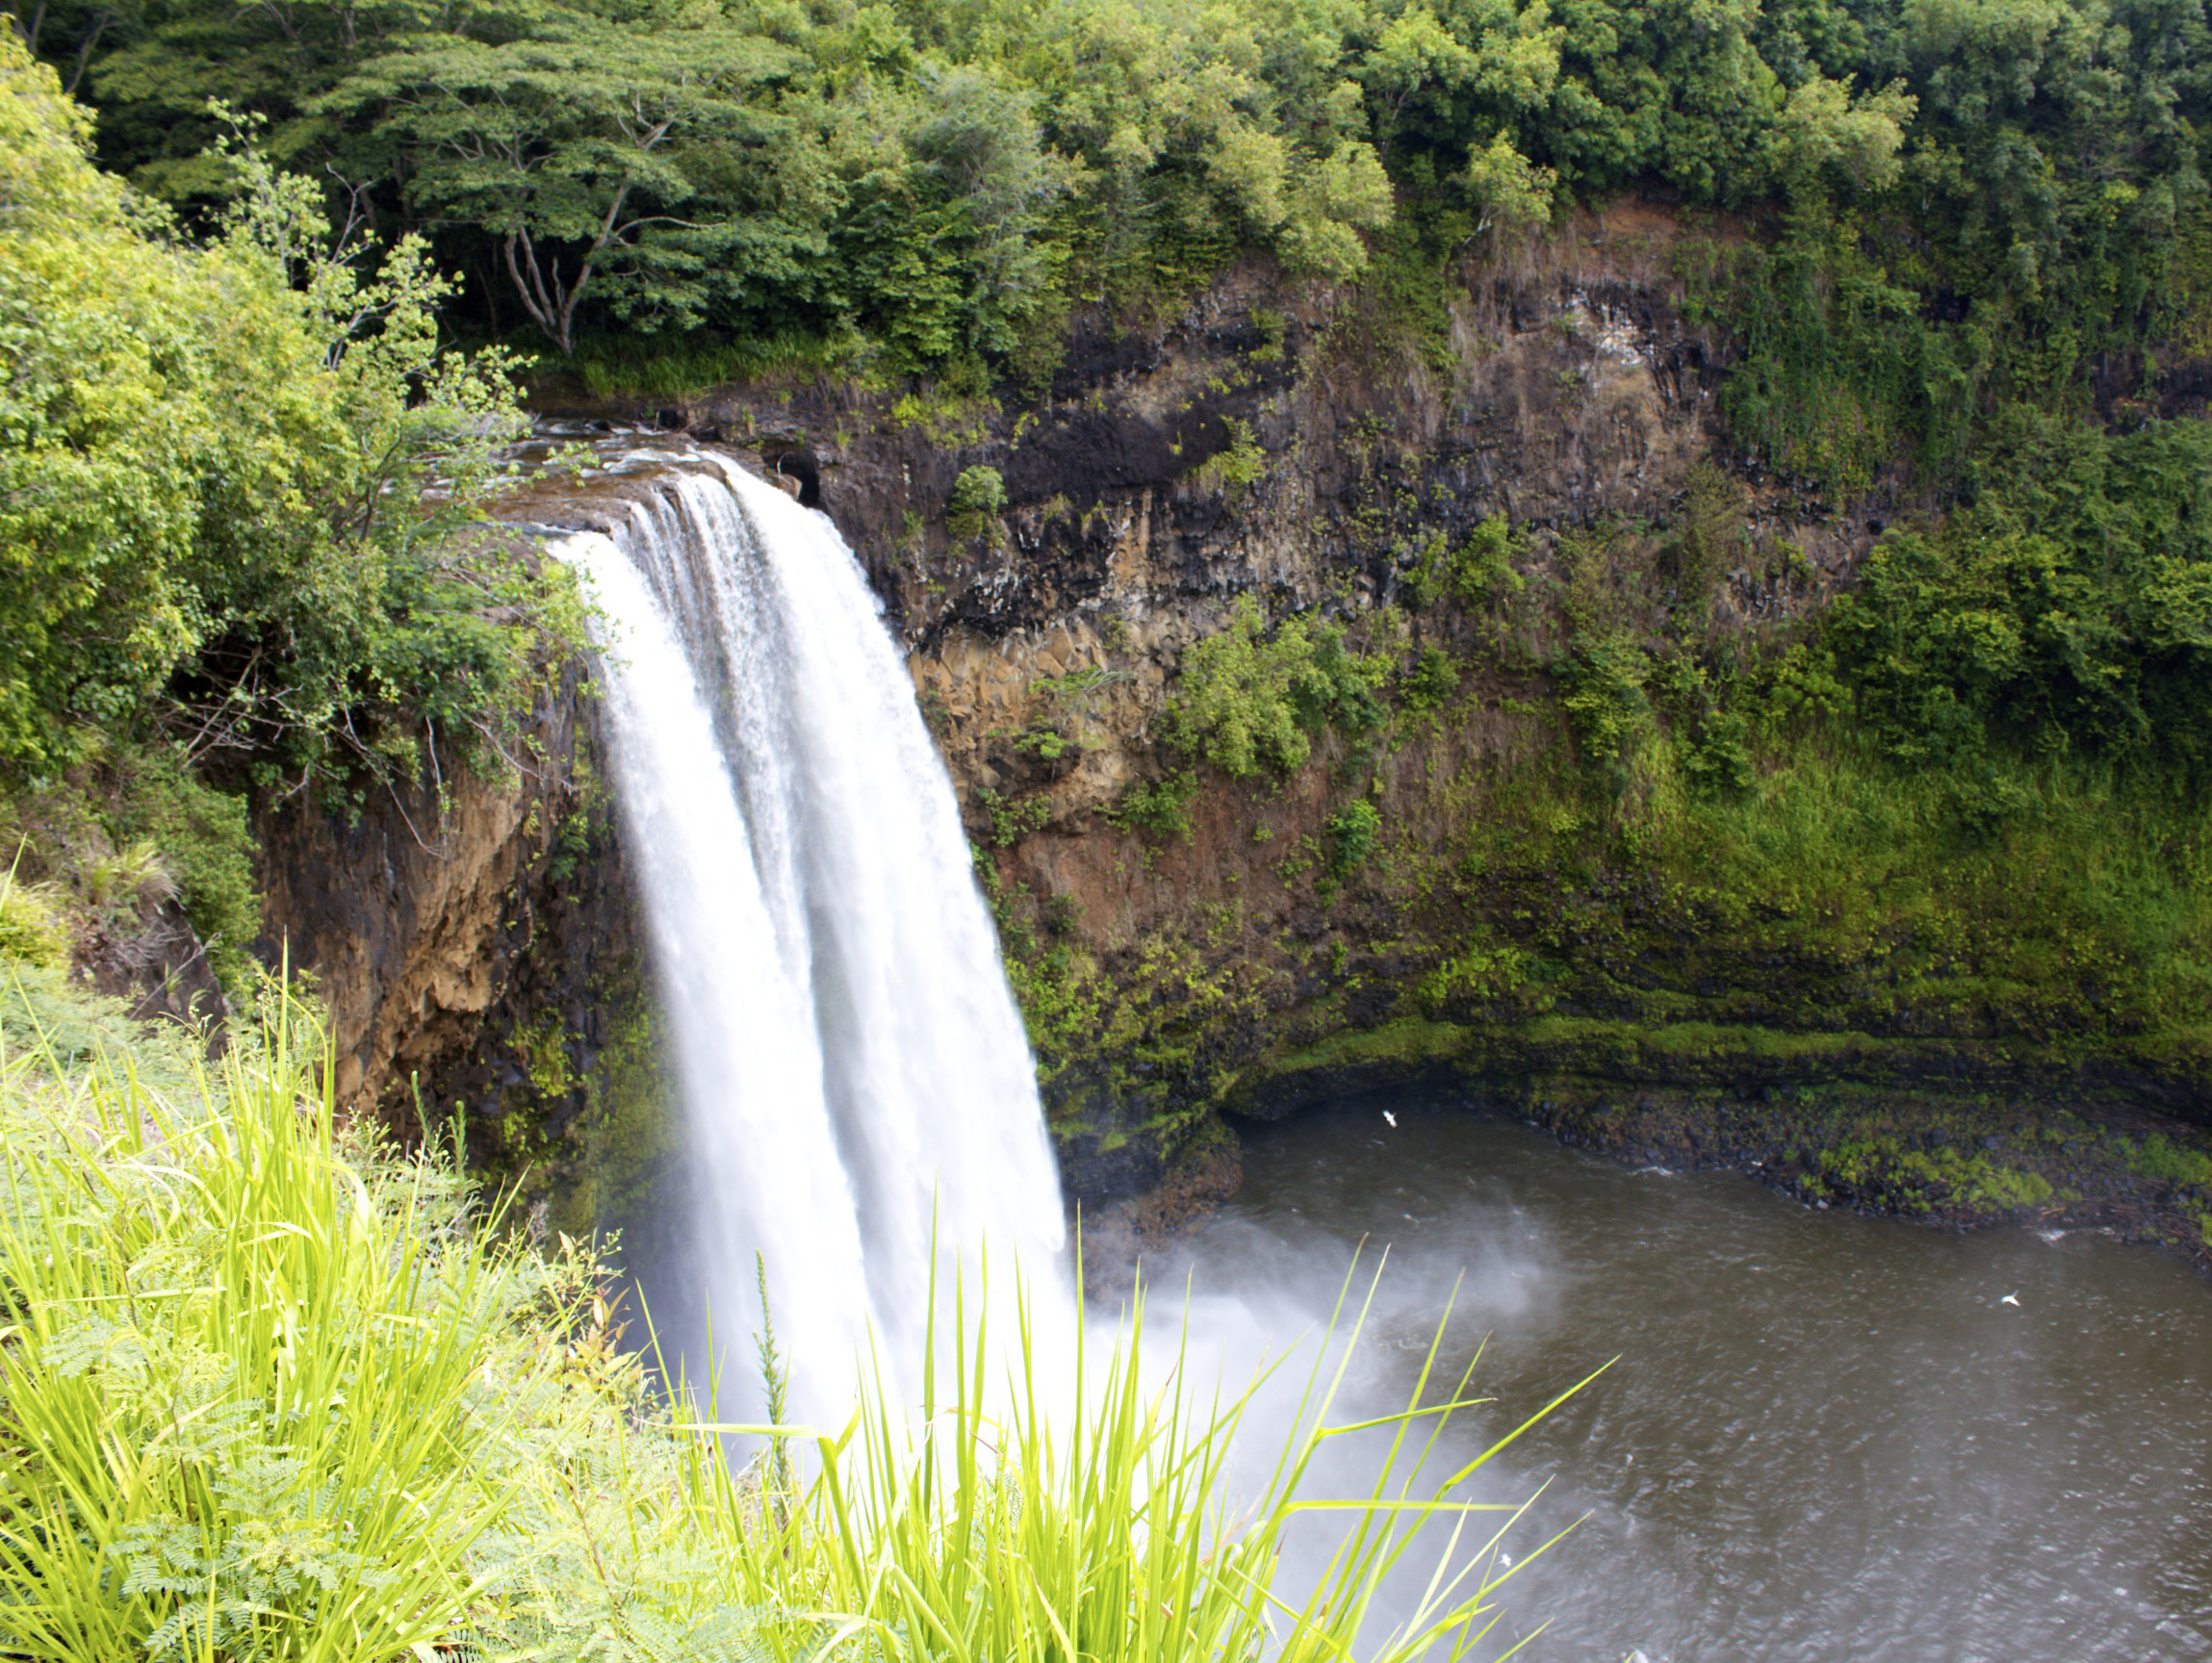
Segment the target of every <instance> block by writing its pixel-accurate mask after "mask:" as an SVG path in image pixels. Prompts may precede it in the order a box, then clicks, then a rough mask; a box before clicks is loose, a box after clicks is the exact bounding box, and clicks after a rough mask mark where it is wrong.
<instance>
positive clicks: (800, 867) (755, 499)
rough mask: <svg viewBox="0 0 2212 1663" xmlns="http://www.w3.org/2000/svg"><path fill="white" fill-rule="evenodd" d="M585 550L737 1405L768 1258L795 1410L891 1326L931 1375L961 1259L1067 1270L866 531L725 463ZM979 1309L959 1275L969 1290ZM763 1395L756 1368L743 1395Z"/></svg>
mask: <svg viewBox="0 0 2212 1663" xmlns="http://www.w3.org/2000/svg"><path fill="white" fill-rule="evenodd" d="M553 553H554V554H555V555H556V556H557V557H559V558H561V559H563V560H565V561H567V562H568V563H569V564H571V565H572V566H573V567H575V568H576V569H577V570H578V571H579V573H580V574H581V575H582V576H583V579H584V581H585V582H586V584H587V585H588V586H589V588H590V591H591V594H592V598H593V600H594V602H595V604H596V606H597V608H598V611H599V614H600V620H599V622H598V624H597V625H596V626H595V627H596V628H598V629H599V630H600V631H601V651H602V671H603V674H602V681H603V683H604V695H605V703H604V729H605V731H606V734H607V738H608V743H609V750H610V752H611V757H610V760H611V764H612V773H613V776H614V785H615V792H616V797H617V802H618V808H619V811H620V815H621V819H622V824H623V828H624V831H625V835H626V837H627V839H628V848H629V849H630V853H631V856H632V863H633V865H634V866H635V868H636V871H637V875H638V883H639V888H640V891H641V900H642V903H643V906H644V909H645V913H646V916H647V923H648V929H649V934H650V940H651V944H652V949H653V952H654V955H655V959H656V979H657V980H658V982H659V985H660V987H661V991H662V996H663V1000H664V1008H665V1011H666V1014H667V1020H668V1026H669V1030H670V1035H671V1038H672V1040H673V1050H674V1055H675V1059H676V1066H677V1070H678V1073H679V1077H680V1078H679V1085H680V1087H681V1089H682V1096H683V1100H684V1108H685V1113H686V1118H687V1136H688V1142H687V1152H688V1154H689V1155H690V1157H691V1159H692V1161H693V1162H694V1164H695V1171H694V1178H695V1184H694V1188H695V1190H696V1191H697V1193H698V1194H699V1195H700V1197H701V1200H700V1203H699V1207H698V1213H699V1216H698V1218H697V1220H696V1232H697V1248H698V1251H699V1253H700V1255H701V1268H702V1270H703V1273H704V1280H705V1285H706V1292H707V1302H708V1304H709V1306H710V1314H711V1320H712V1324H713V1328H714V1349H715V1350H716V1351H718V1352H720V1353H721V1354H722V1357H723V1365H724V1366H723V1376H724V1391H723V1394H722V1411H723V1413H724V1414H725V1415H730V1414H732V1413H733V1412H736V1413H751V1412H757V1410H758V1408H759V1404H758V1401H757V1395H758V1394H757V1392H756V1391H755V1389H754V1388H753V1386H752V1374H753V1370H752V1368H751V1366H750V1346H749V1343H748V1338H749V1336H750V1335H751V1334H752V1333H753V1331H754V1330H756V1329H757V1328H758V1327H759V1302H758V1299H757V1297H756V1295H755V1292H754V1254H755V1252H756V1251H757V1250H758V1251H759V1252H760V1253H762V1254H763V1255H764V1256H765V1262H766V1265H767V1274H768V1283H769V1289H770V1295H771V1300H772V1305H773V1312H774V1318H775V1323H776V1327H777V1330H778V1334H779V1338H780V1340H781V1341H782V1343H783V1347H784V1351H785V1353H786V1354H787V1356H788V1357H789V1358H790V1359H791V1360H792V1366H793V1377H792V1409H793V1411H794V1412H795V1413H797V1414H799V1415H802V1416H812V1417H816V1418H824V1417H828V1418H834V1417H836V1415H837V1414H839V1413H840V1412H841V1409H842V1406H843V1404H844V1403H845V1402H846V1401H848V1400H849V1397H850V1391H851V1381H852V1368H853V1362H854V1359H855V1357H856V1355H857V1354H858V1353H860V1352H861V1350H862V1347H863V1346H864V1345H865V1344H866V1343H867V1340H868V1338H869V1334H870V1328H871V1325H872V1330H873V1336H874V1338H875V1339H876V1341H877V1343H878V1344H879V1347H880V1348H881V1349H882V1350H883V1351H885V1352H887V1358H886V1359H885V1360H886V1361H887V1362H888V1363H890V1364H891V1365H892V1367H894V1368H895V1369H898V1371H899V1372H900V1373H901V1374H902V1375H906V1376H908V1377H911V1372H912V1369H913V1367H914V1366H915V1365H916V1363H917V1362H918V1357H919V1350H920V1346H921V1344H922V1341H923V1335H922V1321H923V1317H924V1313H925V1310H926V1305H927V1297H928V1283H929V1278H930V1275H931V1270H932V1266H933V1241H934V1242H935V1243H936V1244H937V1249H938V1251H937V1254H936V1257H935V1260H934V1262H935V1263H937V1264H938V1265H939V1266H944V1265H946V1264H947V1263H949V1262H950V1256H951V1255H953V1254H958V1255H959V1256H960V1259H961V1260H962V1261H963V1262H965V1263H966V1264H968V1265H970V1266H972V1265H973V1264H974V1263H975V1261H976V1258H977V1256H978V1254H979V1253H981V1252H982V1251H984V1250H985V1249H987V1248H988V1251H989V1253H990V1263H991V1267H992V1269H991V1274H992V1280H993V1282H994V1284H1000V1285H1004V1286H1010V1285H1011V1283H1012V1279H1013V1270H1014V1266H1015V1264H1016V1262H1018V1264H1019V1266H1020V1267H1021V1269H1022V1272H1023V1274H1024V1276H1025V1277H1027V1278H1028V1279H1030V1280H1031V1281H1033V1282H1038V1281H1049V1280H1055V1279H1057V1278H1059V1277H1060V1276H1062V1275H1064V1274H1065V1271H1064V1269H1063V1267H1062V1266H1060V1264H1059V1260H1060V1258H1061V1255H1062V1250H1063V1248H1064V1245H1065V1225H1064V1222H1063V1215H1062V1212H1061V1203H1060V1192H1059V1180H1058V1176H1057V1171H1056V1168H1055V1166H1054V1164H1053V1159H1052V1153H1051V1149H1050V1146H1049V1143H1048V1140H1047V1139H1046V1136H1045V1132H1044V1125H1043V1116H1042V1110H1041V1108H1040V1105H1039V1102H1038V1097H1037V1087H1036V1081H1035V1074H1034V1071H1033V1068H1032V1064H1031V1061H1030V1056H1029V1048H1028V1043H1027V1040H1026V1037H1025V1036H1024V1034H1023V1031H1022V1027H1021V1019H1020V1014H1019V1012H1018V1011H1016V1007H1015V1003H1014V999H1013V995H1012V993H1011V992H1010V990H1009V989H1008V986H1007V984H1006V977H1005V973H1004V971H1003V969H1002V967H1001V966H1000V964H999V960H998V950H997V942H996V938H995V935H994V934H993V932H992V929H991V924H990V915H989V913H988V912H987V911H986V909H985V907H984V903H983V898H982V896H981V894H980V893H979V892H978V890H977V888H976V883H975V878H974V873H973V869H972V866H971V864H970V857H969V852H968V846H967V841H966V837H965V833H964V831H962V828H961V825H960V818H959V813H958V809H957V806H956V805H955V803H954V800H953V793H952V784H951V781H950V780H949V779H948V778H947V776H946V774H945V771H944V767H943V764H942V763H941V762H940V761H939V757H938V755H937V753H936V750H935V748H934V746H933V745H932V744H931V742H930V737H929V734H928V731H927V729H925V728H924V727H923V724H922V720H921V715H920V712H919V710H918V709H917V708H916V706H915V704H914V698H913V684H912V682H911V681H910V680H909V678H908V676H907V673H906V669H905V666H904V664H903V662H902V661H901V658H900V654H899V652H898V650H897V648H896V646H895V645H894V643H893V641H892V639H891V637H890V634H889V632H888V631H887V628H886V627H885V626H884V623H883V620H882V617H881V613H880V608H879V607H878V605H877V603H876V601H875V597H874V595H873V594H872V592H871V591H870V590H869V589H868V587H867V583H866V580H865V578H864V577H863V576H862V572H861V569H860V565H859V562H858V561H857V560H856V559H855V557H854V555H853V551H852V550H851V549H850V548H848V547H847V546H846V544H845V543H844V541H843V539H842V538H840V537H839V536H838V535H837V532H836V528H835V527H834V526H833V525H832V524H830V522H829V521H828V520H827V519H826V518H825V517H824V516H822V515H820V514H818V513H815V512H813V511H810V510H809V509H806V508H802V507H801V506H800V505H799V504H798V503H796V502H794V501H792V500H791V499H789V498H788V497H786V496H784V494H783V493H782V492H781V491H778V490H777V489H776V488H775V487H773V486H771V485H769V484H767V483H766V482H765V481H762V480H760V479H758V478H756V477H754V476H753V475H752V474H750V473H746V472H744V471H743V470H742V469H740V468H738V467H736V466H735V465H734V464H733V463H730V462H728V461H725V460H723V459H720V458H715V457H710V456H700V457H696V458H693V459H691V460H690V462H689V463H688V464H687V465H686V466H685V467H684V468H683V469H682V471H680V472H676V473H669V474H667V475H664V476H662V477H661V478H660V479H658V480H657V481H656V484H655V486H654V488H653V489H652V491H651V492H650V493H649V494H647V495H646V497H645V498H644V499H643V500H640V501H636V502H634V503H633V504H632V507H631V511H630V522H629V524H626V525H621V526H618V527H617V528H616V530H615V532H614V533H613V534H612V535H608V534H603V533H599V532H584V533H579V534H576V535H573V536H570V537H567V538H563V539H561V540H560V541H559V542H557V543H555V544H554V545H553ZM945 1297H946V1299H947V1301H949V1293H947V1294H946V1296H945ZM733 1388H734V1390H733Z"/></svg>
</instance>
